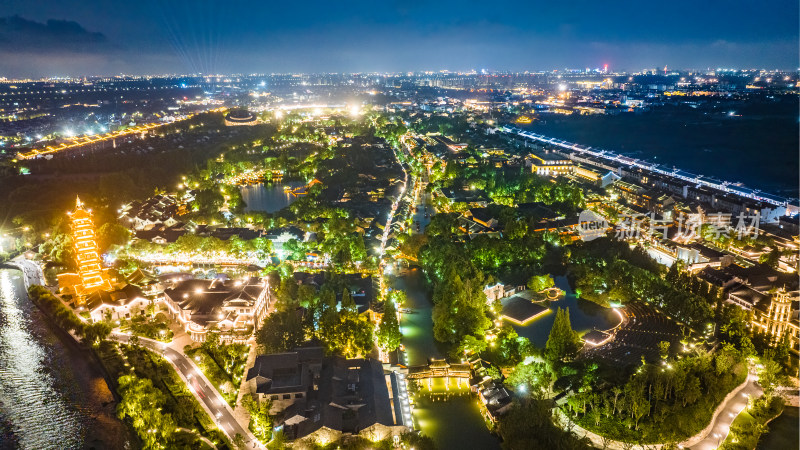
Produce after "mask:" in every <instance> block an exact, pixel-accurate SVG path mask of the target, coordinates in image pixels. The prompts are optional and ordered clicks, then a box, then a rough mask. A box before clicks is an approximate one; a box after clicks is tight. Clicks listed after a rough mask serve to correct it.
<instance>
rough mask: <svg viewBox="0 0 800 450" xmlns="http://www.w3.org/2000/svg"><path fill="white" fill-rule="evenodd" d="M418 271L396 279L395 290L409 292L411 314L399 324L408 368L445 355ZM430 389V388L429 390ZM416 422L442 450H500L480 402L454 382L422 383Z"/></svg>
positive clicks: (417, 400)
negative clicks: (483, 414)
mask: <svg viewBox="0 0 800 450" xmlns="http://www.w3.org/2000/svg"><path fill="white" fill-rule="evenodd" d="M423 279H424V276H423V275H422V271H420V270H419V269H415V270H411V271H410V273H409V274H408V275H406V276H404V277H400V278H397V279H396V283H395V285H394V287H395V288H397V289H401V290H404V291H406V294H407V296H408V303H407V304H406V306H407V307H408V308H410V309H412V310H413V311H414V312H413V313H412V314H403V318H402V321H401V322H400V327H401V331H402V332H403V344H404V345H405V347H406V351H407V353H408V363H409V365H421V364H427V362H428V358H444V357H445V356H446V354H445V352H444V351H443V349H442V348H441V345H440V344H439V343H438V342H436V340H435V339H434V337H433V320H432V317H431V316H432V312H433V303H432V302H431V295H430V292H429V291H428V290H427V289H426V286H425V283H424V281H423ZM429 386H430V387H429ZM415 399H416V404H415V405H414V422H415V423H416V425H417V427H418V428H419V429H420V430H421V431H422V433H424V434H425V435H427V436H430V437H431V438H433V440H434V441H435V442H436V445H437V447H438V448H441V449H473V448H474V449H498V448H500V442H499V440H498V438H497V437H496V436H494V435H492V434H491V433H490V432H489V429H488V428H487V427H486V423H485V422H484V419H483V417H482V416H481V413H480V407H479V406H478V403H477V402H478V400H477V399H476V398H475V397H473V396H472V395H471V394H470V393H469V387H468V386H466V385H465V384H464V382H461V384H460V386H459V385H458V383H457V382H456V380H455V379H451V380H449V382H448V380H446V379H443V378H437V379H434V380H431V382H430V385H429V384H428V382H422V383H421V384H420V389H419V393H418V394H417V395H416V396H415Z"/></svg>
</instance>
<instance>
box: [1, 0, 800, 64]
mask: <svg viewBox="0 0 800 450" xmlns="http://www.w3.org/2000/svg"><path fill="white" fill-rule="evenodd" d="M427 3H428V2H423V1H419V0H409V1H405V2H397V1H388V2H365V1H352V2H320V1H316V0H312V1H305V2H282V3H280V4H278V5H272V4H269V2H245V1H237V0H230V1H227V2H220V1H211V0H197V1H191V0H175V1H169V2H160V1H156V0H145V1H142V2H115V1H96V2H85V1H83V2H79V1H74V0H66V1H64V0H37V1H35V2H30V1H25V0H6V1H3V8H2V13H0V14H3V16H4V17H0V77H9V78H14V77H35V78H38V77H42V76H91V75H115V74H120V73H126V74H132V75H145V74H157V73H197V72H203V73H287V72H406V71H423V70H431V71H437V70H444V69H447V70H452V71H466V70H470V69H475V70H481V69H486V70H492V71H505V70H508V71H525V70H531V71H537V70H553V69H564V68H572V69H577V68H585V67H589V68H594V67H602V66H603V65H604V64H608V65H609V68H610V69H611V70H616V71H630V72H634V71H639V70H642V69H646V68H655V67H659V68H661V67H664V66H665V65H666V66H668V67H670V68H675V69H707V68H717V67H725V68H766V69H783V70H796V69H797V68H798V53H799V51H800V46H799V45H798V40H799V39H800V33H798V21H797V17H798V14H800V10H799V9H798V2H797V1H796V0H776V1H772V2H770V3H769V5H768V6H765V5H764V4H763V3H758V2H752V1H742V0H732V1H720V0H706V1H700V2H698V1H687V0H676V1H672V2H611V3H609V2H596V1H585V0H575V1H571V2H561V3H559V2H520V3H518V4H515V5H511V4H508V3H507V2H497V3H487V2H476V1H469V0H464V1H460V2H451V1H447V2H436V3H435V4H427ZM567 3H568V4H567Z"/></svg>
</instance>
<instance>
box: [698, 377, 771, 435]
mask: <svg viewBox="0 0 800 450" xmlns="http://www.w3.org/2000/svg"><path fill="white" fill-rule="evenodd" d="M756 381H758V376H757V375H756V374H755V373H749V374H748V375H747V385H745V387H743V388H742V390H741V391H739V392H738V393H737V394H736V395H734V396H733V397H731V398H730V399H729V400H728V401H727V402H726V403H725V405H724V406H723V407H722V409H721V410H720V411H719V413H718V414H717V417H715V418H714V421H713V425H712V426H711V430H710V431H709V432H708V434H707V435H706V436H705V438H704V439H703V440H701V441H699V442H697V443H694V444H691V445H684V447H687V448H691V449H692V450H712V449H716V448H717V447H719V445H720V444H721V443H722V442H723V441H724V440H725V438H726V437H727V436H728V432H729V431H730V429H731V424H732V423H733V420H734V419H736V416H738V415H739V413H740V412H742V410H744V408H746V407H747V401H748V400H749V399H750V398H757V397H760V396H761V395H762V394H763V391H762V390H761V387H760V386H759V385H758V384H757V383H756ZM687 443H688V442H687Z"/></svg>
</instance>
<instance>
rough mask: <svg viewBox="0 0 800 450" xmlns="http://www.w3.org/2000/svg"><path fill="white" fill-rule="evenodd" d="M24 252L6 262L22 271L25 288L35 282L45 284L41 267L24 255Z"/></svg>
mask: <svg viewBox="0 0 800 450" xmlns="http://www.w3.org/2000/svg"><path fill="white" fill-rule="evenodd" d="M26 254H27V252H26V253H22V254H21V255H18V256H17V257H15V258H14V259H12V260H10V261H8V262H7V264H10V265H12V266H16V267H19V269H20V270H21V271H22V274H23V275H24V278H25V289H26V290H27V289H28V288H30V287H31V286H32V285H35V284H38V285H40V286H46V285H47V284H46V283H45V280H44V272H42V267H41V266H40V265H39V264H38V263H36V262H35V261H33V260H31V259H28V258H27V257H26V256H25V255H26Z"/></svg>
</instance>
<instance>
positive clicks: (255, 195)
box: [239, 181, 305, 213]
mask: <svg viewBox="0 0 800 450" xmlns="http://www.w3.org/2000/svg"><path fill="white" fill-rule="evenodd" d="M304 184H305V183H303V182H301V181H286V182H276V183H266V184H265V183H258V184H250V185H246V186H241V187H240V188H239V191H240V192H241V193H242V199H243V200H244V202H245V203H246V204H247V206H246V207H245V209H244V210H245V212H250V211H262V212H268V213H272V212H275V211H279V210H281V209H283V208H285V207H287V206H289V205H290V204H291V203H292V202H293V201H295V200H297V197H295V196H294V195H292V194H290V193H288V192H286V191H285V190H284V187H286V186H288V187H290V188H292V189H294V188H297V187H300V186H303V185H304Z"/></svg>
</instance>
